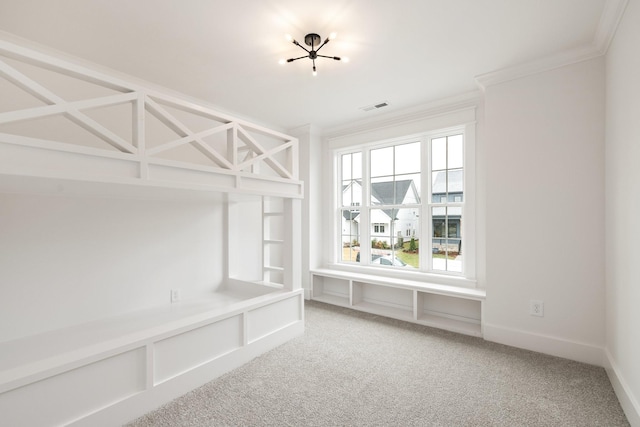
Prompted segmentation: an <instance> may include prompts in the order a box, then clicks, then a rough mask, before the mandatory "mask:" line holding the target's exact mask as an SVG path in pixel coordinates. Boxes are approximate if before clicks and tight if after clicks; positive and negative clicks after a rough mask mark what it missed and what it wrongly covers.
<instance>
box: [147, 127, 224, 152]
mask: <svg viewBox="0 0 640 427" xmlns="http://www.w3.org/2000/svg"><path fill="white" fill-rule="evenodd" d="M231 128H233V123H227V124H226V125H221V126H217V127H215V128H212V129H207V130H203V131H200V132H197V133H194V134H191V135H187V136H184V137H182V138H180V139H176V140H173V141H170V142H167V143H164V144H162V145H159V146H157V147H154V148H151V149H148V150H147V155H149V156H153V155H156V154H158V153H161V152H163V151H167V150H170V149H172V148H175V147H179V146H181V145H184V144H188V143H190V142H193V141H194V140H196V139H201V138H205V137H207V136H210V135H214V134H216V133H218V132H222V131H225V130H229V129H231Z"/></svg>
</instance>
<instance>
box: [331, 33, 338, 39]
mask: <svg viewBox="0 0 640 427" xmlns="http://www.w3.org/2000/svg"><path fill="white" fill-rule="evenodd" d="M336 37H338V33H331V34H329V40H333V39H335V38H336Z"/></svg>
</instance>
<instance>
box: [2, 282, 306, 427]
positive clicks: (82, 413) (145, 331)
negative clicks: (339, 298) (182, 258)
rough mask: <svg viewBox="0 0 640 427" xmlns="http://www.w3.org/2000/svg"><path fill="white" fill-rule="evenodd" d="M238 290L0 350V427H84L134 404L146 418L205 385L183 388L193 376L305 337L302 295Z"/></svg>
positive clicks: (31, 338)
mask: <svg viewBox="0 0 640 427" xmlns="http://www.w3.org/2000/svg"><path fill="white" fill-rule="evenodd" d="M246 289H247V288H246V287H245V288H244V289H243V290H242V292H237V291H234V290H233V289H228V290H225V291H221V292H216V293H215V294H212V295H211V296H210V297H208V298H199V299H198V300H196V301H193V302H188V301H184V302H181V303H177V304H171V305H166V306H163V307H158V308H153V309H146V310H140V311H136V312H133V313H128V314H124V315H121V316H114V317H112V318H108V319H103V320H99V321H95V322H90V323H85V324H80V325H77V326H73V327H69V328H64V329H60V330H55V331H51V332H46V333H42V334H38V335H34V336H29V337H24V338H21V339H16V340H12V341H7V342H4V343H0V413H2V414H3V423H6V425H13V426H19V425H39V424H40V423H41V421H42V420H47V423H48V424H49V425H59V424H69V423H73V422H74V421H77V420H83V422H87V420H90V419H91V418H90V416H91V415H92V414H94V413H96V414H98V413H100V412H101V411H105V410H107V409H108V408H109V407H111V406H113V405H116V404H117V403H120V402H124V401H126V400H128V399H131V398H136V397H137V399H136V400H135V401H136V402H137V403H136V405H138V406H139V405H143V406H144V405H147V406H148V407H149V408H148V410H151V409H152V408H153V407H155V406H156V405H157V402H156V401H155V399H154V398H153V396H152V395H153V394H155V393H156V389H157V390H158V391H157V393H159V394H166V393H167V392H168V390H170V391H171V393H172V394H175V397H177V396H179V395H180V394H181V393H185V392H187V391H189V390H190V389H192V388H194V387H196V386H198V385H200V384H201V383H203V381H204V380H207V379H210V378H211V376H209V375H202V376H200V379H199V378H198V375H197V374H195V375H191V378H190V379H189V380H187V381H185V378H186V377H188V376H189V375H188V374H190V373H191V372H192V371H193V372H194V373H195V372H196V371H198V370H206V371H216V372H218V374H220V373H222V372H226V371H228V370H230V369H233V368H235V367H237V366H240V365H241V364H242V363H245V362H246V361H248V360H250V359H252V358H253V357H256V356H257V355H259V354H261V353H262V352H263V351H264V348H265V347H268V348H271V347H274V346H276V345H278V344H280V343H282V342H284V341H286V340H288V339H291V338H292V337H294V336H296V335H299V334H301V333H302V332H303V330H304V325H303V311H302V296H303V294H302V290H296V291H287V290H275V291H274V289H272V288H271V289H269V288H265V287H264V286H259V285H255V291H254V292H251V293H247V290H246ZM173 380H175V381H174V382H175V383H176V384H178V385H179V386H178V387H175V384H174V387H164V388H163V385H164V384H165V383H169V382H172V381H173ZM198 382H199V383H200V384H198ZM187 384H188V385H187ZM185 385H187V386H186V387H185ZM25 395H28V396H30V400H31V401H38V402H39V406H38V411H33V408H32V407H31V406H25V405H24V404H23V403H22V402H24V396H25ZM145 395H146V396H145ZM163 400H164V399H163ZM135 412H136V413H139V407H138V408H137V410H136V411H135ZM125 413H126V411H125ZM105 414H108V411H106V412H105ZM101 416H105V415H104V414H101ZM7 417H8V418H7ZM98 419H99V418H98ZM124 419H125V420H126V416H125V417H124ZM111 421H113V419H112V420H111Z"/></svg>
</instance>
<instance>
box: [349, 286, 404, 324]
mask: <svg viewBox="0 0 640 427" xmlns="http://www.w3.org/2000/svg"><path fill="white" fill-rule="evenodd" d="M352 286H353V288H352V289H353V290H352V292H353V294H352V295H353V300H352V301H353V302H352V305H353V307H356V308H358V309H360V310H363V311H368V312H371V313H377V314H380V315H383V316H387V317H393V318H396V319H402V320H413V291H412V290H411V289H403V288H394V287H389V286H379V285H376V284H373V283H367V282H363V281H356V280H354V281H352Z"/></svg>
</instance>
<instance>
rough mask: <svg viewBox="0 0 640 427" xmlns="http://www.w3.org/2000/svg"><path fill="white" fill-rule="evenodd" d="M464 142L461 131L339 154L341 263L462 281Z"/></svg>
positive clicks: (393, 142) (365, 147) (371, 146)
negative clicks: (449, 276)
mask: <svg viewBox="0 0 640 427" xmlns="http://www.w3.org/2000/svg"><path fill="white" fill-rule="evenodd" d="M464 143H465V133H464V129H460V130H458V131H455V132H448V133H446V134H442V133H440V134H431V135H422V136H419V137H416V138H412V139H405V140H398V141H391V142H388V143H386V144H380V143H378V144H371V145H364V146H360V147H358V150H355V151H351V152H341V153H338V154H337V156H338V157H337V160H338V164H339V165H340V169H339V170H340V171H341V173H340V174H339V175H340V178H339V182H340V190H339V191H340V192H341V204H340V208H339V214H338V217H339V220H340V223H341V225H342V227H341V229H342V236H341V237H342V241H341V243H342V248H341V249H342V251H341V256H340V257H339V262H344V263H350V264H353V265H354V266H356V265H358V266H370V267H374V266H384V267H387V268H398V269H402V270H403V271H417V272H431V273H445V274H454V275H463V274H464V272H465V268H464V266H465V262H464V257H463V254H464V250H463V249H464V246H465V239H464V234H463V233H464V230H465V228H464V225H465V219H466V216H465V209H466V206H465V203H466V200H465V199H466V196H465V182H464V180H465V161H464V160H465V159H464V154H465V150H464V149H465V147H464ZM363 242H368V243H367V244H363ZM421 248H424V249H423V250H421ZM361 255H362V256H361Z"/></svg>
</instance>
